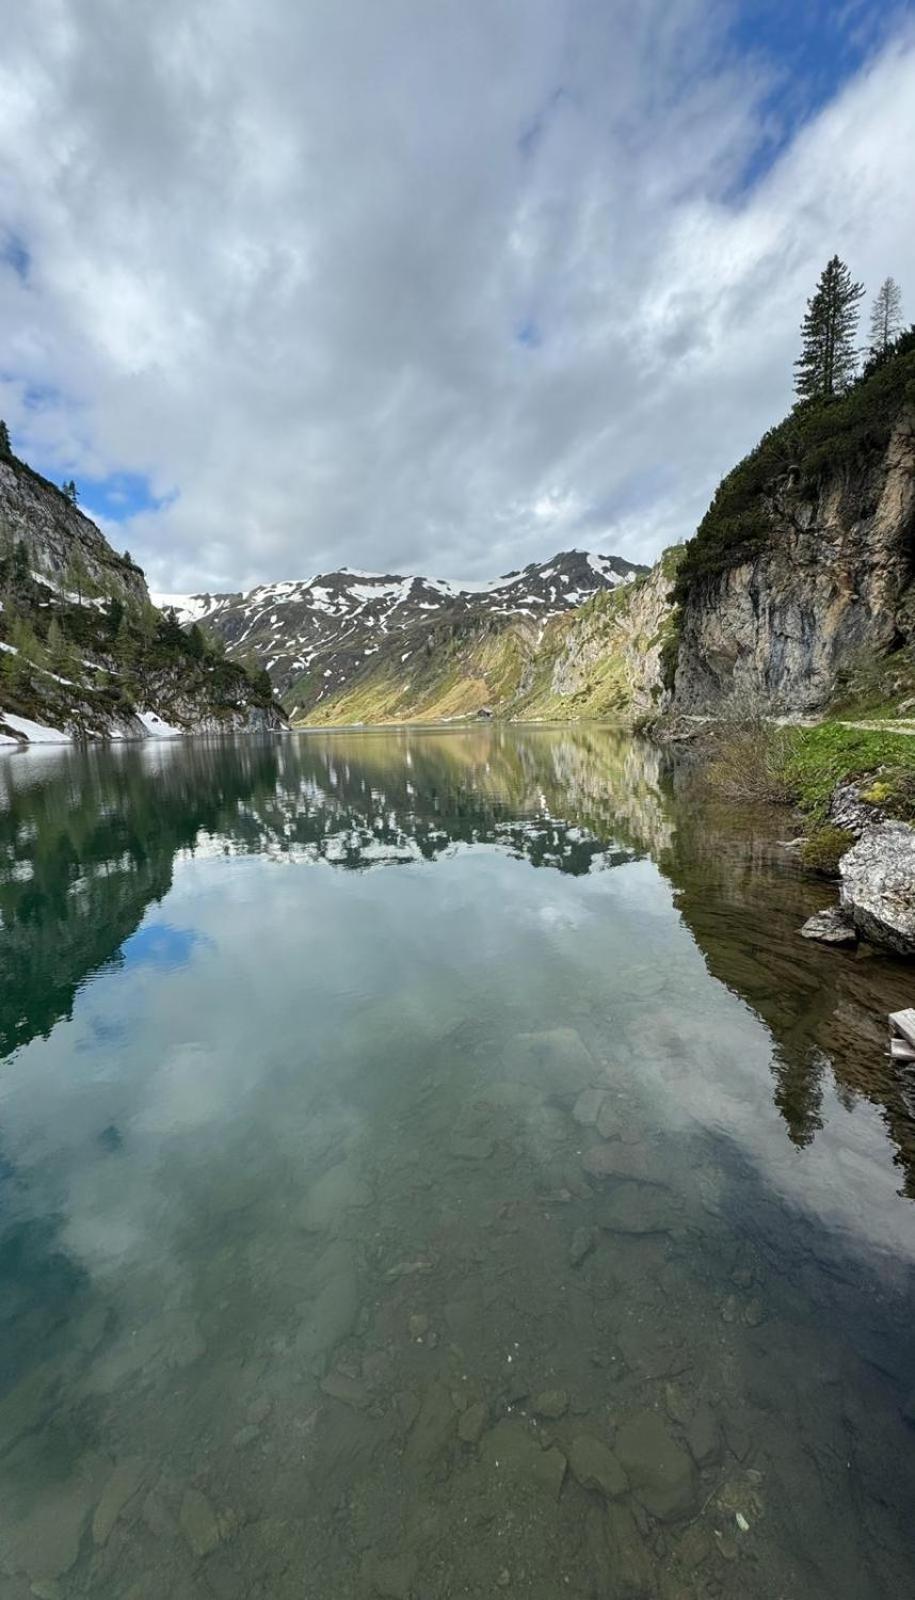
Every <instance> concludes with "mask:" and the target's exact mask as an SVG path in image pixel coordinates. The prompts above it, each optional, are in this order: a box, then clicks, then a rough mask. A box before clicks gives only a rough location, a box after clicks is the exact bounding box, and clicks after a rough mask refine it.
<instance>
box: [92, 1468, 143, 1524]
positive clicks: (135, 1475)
mask: <svg viewBox="0 0 915 1600" xmlns="http://www.w3.org/2000/svg"><path fill="white" fill-rule="evenodd" d="M144 1470H145V1469H144V1464H143V1460H142V1458H141V1457H140V1456H125V1458H124V1460H123V1461H119V1462H118V1463H117V1465H116V1467H115V1469H114V1471H113V1472H112V1474H111V1477H110V1478H109V1479H108V1482H107V1483H106V1485H105V1488H104V1491H103V1493H102V1498H101V1500H100V1501H99V1503H98V1505H97V1506H96V1508H95V1516H94V1517H93V1519H92V1538H93V1540H94V1541H95V1543H96V1544H97V1545H103V1544H106V1543H107V1541H108V1538H109V1535H110V1533H111V1530H112V1528H113V1527H114V1525H115V1523H116V1522H117V1520H118V1517H119V1516H120V1515H121V1512H122V1511H123V1509H124V1507H125V1506H126V1504H127V1502H128V1500H131V1499H132V1498H133V1496H134V1495H135V1494H136V1492H137V1490H138V1489H139V1487H140V1485H141V1483H142V1482H143V1473H144Z"/></svg>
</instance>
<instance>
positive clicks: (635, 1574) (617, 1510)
mask: <svg viewBox="0 0 915 1600" xmlns="http://www.w3.org/2000/svg"><path fill="white" fill-rule="evenodd" d="M606 1527H607V1540H608V1543H609V1546H610V1571H611V1574H612V1579H613V1588H612V1590H610V1591H609V1592H610V1593H612V1594H613V1595H614V1600H616V1597H617V1596H618V1597H619V1600H654V1596H655V1595H656V1594H657V1583H656V1578H655V1565H654V1562H653V1561H652V1559H651V1556H650V1554H649V1552H648V1550H647V1549H646V1546H645V1541H644V1539H643V1538H642V1535H641V1533H640V1532H639V1529H638V1524H637V1523H636V1520H635V1517H634V1516H633V1515H632V1512H631V1511H630V1510H629V1507H628V1506H624V1505H621V1504H620V1502H619V1501H611V1502H610V1504H609V1505H608V1506H607V1523H606Z"/></svg>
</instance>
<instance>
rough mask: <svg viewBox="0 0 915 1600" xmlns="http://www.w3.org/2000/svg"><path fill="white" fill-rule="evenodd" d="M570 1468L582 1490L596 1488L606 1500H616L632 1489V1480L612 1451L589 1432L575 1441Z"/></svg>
mask: <svg viewBox="0 0 915 1600" xmlns="http://www.w3.org/2000/svg"><path fill="white" fill-rule="evenodd" d="M569 1466H570V1467H571V1469H572V1472H573V1474H574V1476H575V1477H576V1478H577V1479H578V1482H579V1483H580V1484H581V1486H582V1488H583V1489H597V1490H598V1491H599V1492H600V1493H601V1494H602V1495H604V1497H605V1498H606V1499H607V1500H617V1499H619V1497H620V1495H624V1494H625V1493H626V1491H627V1489H628V1488H629V1479H628V1478H627V1476H626V1474H625V1472H624V1471H623V1468H622V1467H621V1466H620V1464H619V1462H618V1460H617V1459H616V1456H615V1455H614V1454H613V1451H612V1450H610V1449H609V1448H608V1447H607V1445H605V1444H602V1443H601V1441H600V1440H599V1439H595V1438H593V1437H592V1435H591V1434H589V1433H581V1434H579V1435H578V1438H577V1439H574V1440H573V1442H572V1448H571V1450H570V1451H569Z"/></svg>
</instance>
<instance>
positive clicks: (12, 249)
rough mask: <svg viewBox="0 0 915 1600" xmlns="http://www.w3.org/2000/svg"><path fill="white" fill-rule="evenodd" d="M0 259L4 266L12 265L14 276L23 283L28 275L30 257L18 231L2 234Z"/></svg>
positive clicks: (30, 263)
mask: <svg viewBox="0 0 915 1600" xmlns="http://www.w3.org/2000/svg"><path fill="white" fill-rule="evenodd" d="M0 261H2V262H3V263H4V265H5V266H8V267H12V269H13V271H14V272H15V274H16V277H17V278H21V279H22V282H23V283H25V281H26V279H27V278H28V275H29V268H30V267H31V265H32V258H31V256H30V255H29V252H28V249H27V247H26V244H25V241H24V240H23V239H20V237H19V235H18V233H6V234H4V235H3V239H2V242H0Z"/></svg>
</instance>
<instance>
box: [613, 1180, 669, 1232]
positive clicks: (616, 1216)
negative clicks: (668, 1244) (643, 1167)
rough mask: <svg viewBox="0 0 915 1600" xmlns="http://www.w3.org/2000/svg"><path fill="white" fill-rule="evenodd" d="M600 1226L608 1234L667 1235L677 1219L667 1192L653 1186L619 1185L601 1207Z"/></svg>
mask: <svg viewBox="0 0 915 1600" xmlns="http://www.w3.org/2000/svg"><path fill="white" fill-rule="evenodd" d="M599 1221H600V1225H601V1227H602V1228H604V1229H606V1230H607V1231H608V1232H610V1233H633V1234H641V1233H668V1232H669V1231H670V1230H671V1229H672V1228H674V1227H676V1225H677V1222H678V1216H677V1212H676V1209H675V1205H674V1201H673V1197H672V1195H671V1194H670V1191H669V1190H668V1189H664V1188H661V1187H660V1185H658V1184H654V1183H638V1182H632V1183H621V1184H620V1185H619V1187H618V1188H616V1189H614V1190H613V1193H612V1194H611V1195H610V1196H609V1197H608V1198H607V1200H605V1201H604V1203H603V1205H602V1206H601V1210H600V1216H599Z"/></svg>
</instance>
